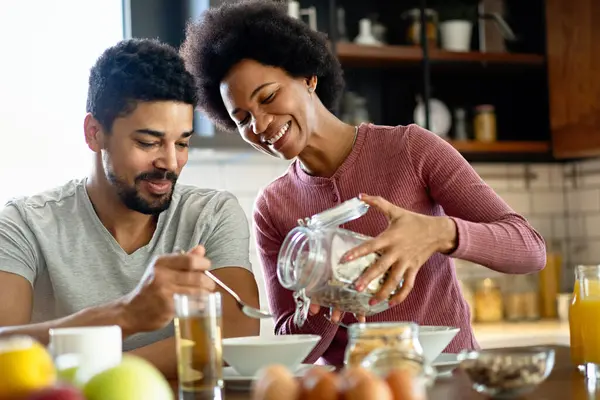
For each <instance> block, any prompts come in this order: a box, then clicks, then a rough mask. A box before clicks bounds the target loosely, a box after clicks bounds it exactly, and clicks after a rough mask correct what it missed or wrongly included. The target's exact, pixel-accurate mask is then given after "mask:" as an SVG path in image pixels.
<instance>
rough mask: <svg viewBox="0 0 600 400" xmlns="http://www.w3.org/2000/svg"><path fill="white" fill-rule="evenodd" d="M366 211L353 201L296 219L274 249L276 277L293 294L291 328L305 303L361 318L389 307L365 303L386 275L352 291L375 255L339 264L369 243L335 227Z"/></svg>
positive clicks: (304, 310) (301, 319)
mask: <svg viewBox="0 0 600 400" xmlns="http://www.w3.org/2000/svg"><path fill="white" fill-rule="evenodd" d="M368 209H369V206H368V205H367V204H366V203H365V202H363V201H361V200H360V199H358V198H353V199H351V200H348V201H346V202H344V203H342V204H340V205H339V206H337V207H334V208H331V209H329V210H326V211H324V212H322V213H320V214H316V215H313V216H312V217H311V218H306V219H305V220H298V225H299V226H297V227H295V228H294V229H292V230H291V231H290V232H289V233H288V234H287V236H286V238H285V240H284V242H283V244H282V246H281V249H280V251H279V256H278V260H277V277H278V279H279V282H280V283H281V285H282V286H283V287H285V288H286V289H289V290H293V291H294V299H295V301H296V312H295V314H294V323H295V324H296V325H297V326H302V325H303V324H304V322H305V321H306V318H307V316H308V308H309V306H310V303H311V301H312V302H314V303H316V304H319V305H321V306H324V307H335V308H337V309H339V310H341V311H343V312H351V313H355V314H364V315H366V316H369V315H373V314H376V313H379V312H381V311H384V310H386V309H387V308H388V307H389V306H388V303H387V302H385V301H384V302H380V303H378V304H375V305H373V306H371V305H369V300H371V298H372V297H373V295H374V294H375V293H377V291H378V290H379V289H380V288H381V286H382V284H383V282H384V281H385V278H386V277H387V272H386V273H384V274H382V275H380V276H379V277H378V278H377V279H375V280H373V281H372V282H371V283H370V284H369V285H368V286H367V287H366V288H365V290H363V291H362V292H358V291H356V290H355V289H354V287H353V284H354V282H355V281H356V279H358V278H359V277H360V276H361V275H362V273H363V272H364V271H365V270H366V269H367V268H368V267H369V266H370V265H371V264H373V263H374V262H375V261H376V260H377V259H378V258H379V254H376V253H372V254H368V255H366V256H364V257H360V258H358V259H355V260H352V261H350V262H346V263H341V262H340V260H341V258H342V256H343V255H344V254H345V253H346V252H347V251H348V250H350V249H352V248H354V247H356V246H358V245H360V244H361V243H363V242H365V241H367V240H370V239H372V238H371V237H370V236H365V235H361V234H359V233H356V232H352V231H349V230H347V229H342V228H340V225H342V224H344V223H346V222H349V221H352V220H355V219H357V218H360V217H361V216H363V215H364V214H365V213H366V212H367V211H368ZM400 286H401V285H400ZM394 293H395V292H394ZM394 293H392V295H393V294H394Z"/></svg>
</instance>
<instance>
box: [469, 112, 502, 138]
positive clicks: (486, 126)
mask: <svg viewBox="0 0 600 400" xmlns="http://www.w3.org/2000/svg"><path fill="white" fill-rule="evenodd" d="M473 130H474V133H475V140H477V141H479V142H495V141H496V136H497V135H496V111H495V108H494V106H493V105H490V104H482V105H480V106H477V107H475V118H474V121H473Z"/></svg>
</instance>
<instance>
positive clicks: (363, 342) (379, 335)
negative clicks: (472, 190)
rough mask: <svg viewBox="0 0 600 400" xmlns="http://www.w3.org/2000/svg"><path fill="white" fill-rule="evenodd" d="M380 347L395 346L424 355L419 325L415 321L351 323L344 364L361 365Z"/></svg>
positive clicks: (407, 351)
mask: <svg viewBox="0 0 600 400" xmlns="http://www.w3.org/2000/svg"><path fill="white" fill-rule="evenodd" d="M379 348H394V349H397V350H400V351H402V352H405V353H406V354H409V355H412V356H415V357H423V347H422V346H421V343H420V342H419V325H417V324H415V323H413V322H366V323H356V324H352V325H350V326H349V327H348V344H347V345H346V352H345V354H344V365H345V366H349V367H356V366H360V365H361V363H362V362H363V361H364V360H365V358H366V357H367V356H368V355H369V354H370V353H371V352H372V351H373V350H375V349H379Z"/></svg>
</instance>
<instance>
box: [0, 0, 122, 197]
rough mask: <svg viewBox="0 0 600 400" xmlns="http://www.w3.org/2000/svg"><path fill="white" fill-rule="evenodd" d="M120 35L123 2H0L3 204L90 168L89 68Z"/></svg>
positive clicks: (0, 178)
mask: <svg viewBox="0 0 600 400" xmlns="http://www.w3.org/2000/svg"><path fill="white" fill-rule="evenodd" d="M122 37H123V29H122V9H121V0H54V1H47V0H29V1H23V0H3V1H0V38H1V39H0V43H2V62H1V63H0V182H2V184H1V185H0V205H3V204H4V203H5V202H6V200H7V199H8V198H10V197H12V196H15V195H21V194H28V193H35V192H37V191H40V190H43V189H47V188H50V187H53V186H56V185H60V184H61V183H63V182H64V181H65V180H67V179H70V178H73V177H76V176H80V175H81V174H84V173H86V172H87V169H88V168H89V165H90V164H89V158H90V151H89V150H88V149H87V147H86V145H85V142H84V137H83V129H82V126H83V118H84V116H85V102H86V97H87V84H88V76H89V69H90V67H91V66H92V64H93V63H94V61H95V60H96V58H97V57H98V56H99V55H100V53H101V52H102V51H104V49H106V48H107V47H109V46H111V45H113V44H115V43H116V42H117V41H118V40H120V39H121V38H122Z"/></svg>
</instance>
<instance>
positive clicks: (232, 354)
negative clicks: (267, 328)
mask: <svg viewBox="0 0 600 400" xmlns="http://www.w3.org/2000/svg"><path fill="white" fill-rule="evenodd" d="M319 340H321V336H318V335H277V336H273V337H264V336H249V337H238V338H228V339H223V359H224V360H225V361H226V362H227V364H229V365H230V366H232V367H233V369H235V370H236V371H237V372H238V373H239V374H240V375H242V376H245V377H252V376H254V375H255V374H256V373H257V372H258V371H259V370H260V369H261V368H263V367H266V366H267V365H271V364H281V365H283V366H285V367H287V368H288V369H289V370H290V371H295V370H296V369H297V368H298V367H299V366H300V364H301V363H302V361H304V359H305V358H306V356H308V354H309V353H310V352H311V351H312V349H314V348H315V346H316V345H317V343H318V342H319Z"/></svg>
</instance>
